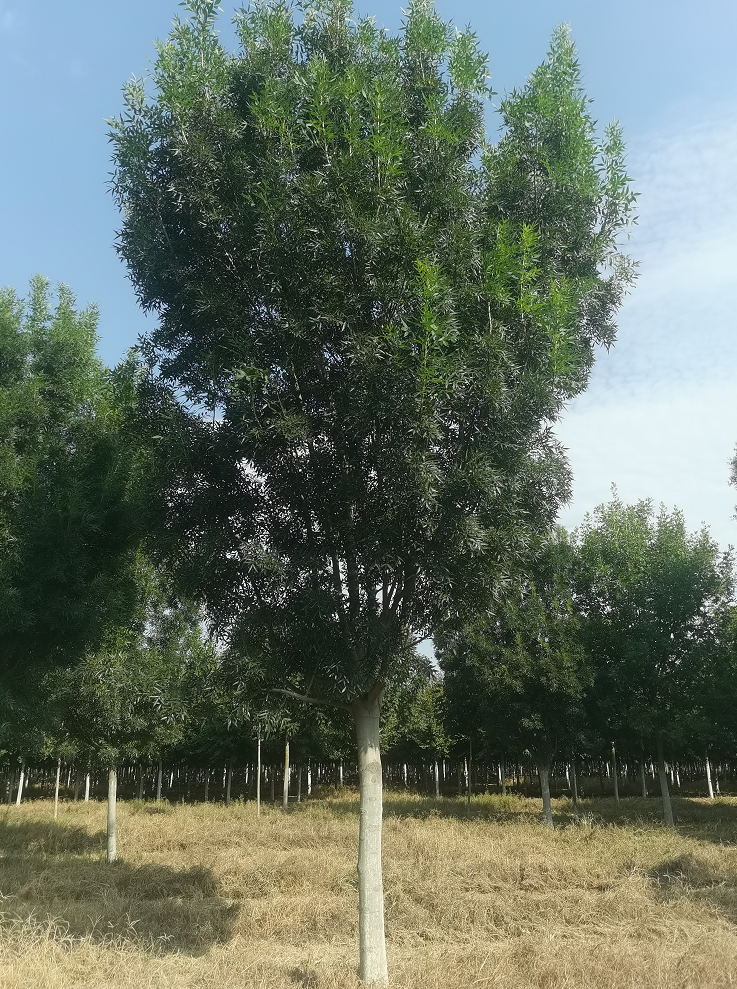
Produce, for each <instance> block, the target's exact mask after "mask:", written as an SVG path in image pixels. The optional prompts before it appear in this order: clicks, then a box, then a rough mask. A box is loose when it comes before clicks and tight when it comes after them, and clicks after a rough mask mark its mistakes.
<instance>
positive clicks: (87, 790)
mask: <svg viewBox="0 0 737 989" xmlns="http://www.w3.org/2000/svg"><path fill="white" fill-rule="evenodd" d="M89 799H90V767H89V766H88V767H87V772H86V773H85V777H84V802H85V803H89Z"/></svg>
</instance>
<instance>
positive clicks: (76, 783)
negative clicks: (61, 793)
mask: <svg viewBox="0 0 737 989" xmlns="http://www.w3.org/2000/svg"><path fill="white" fill-rule="evenodd" d="M81 782H82V777H81V775H80V772H79V766H75V767H74V802H75V804H76V802H77V801H78V800H79V787H80V784H81Z"/></svg>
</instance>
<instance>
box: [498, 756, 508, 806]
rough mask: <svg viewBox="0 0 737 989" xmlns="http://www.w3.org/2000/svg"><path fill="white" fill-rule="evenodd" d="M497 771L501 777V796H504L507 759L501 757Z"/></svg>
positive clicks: (505, 793)
mask: <svg viewBox="0 0 737 989" xmlns="http://www.w3.org/2000/svg"><path fill="white" fill-rule="evenodd" d="M499 773H500V776H501V778H502V796H503V797H506V795H507V760H506V759H502V761H501V762H500V763H499Z"/></svg>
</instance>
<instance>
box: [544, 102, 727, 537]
mask: <svg viewBox="0 0 737 989" xmlns="http://www.w3.org/2000/svg"><path fill="white" fill-rule="evenodd" d="M735 159H737V107H723V108H721V109H720V110H719V111H718V112H717V113H715V114H714V115H712V116H711V117H709V118H708V119H703V120H699V121H691V122H688V121H686V122H683V124H682V127H681V129H680V130H679V131H678V132H677V133H676V132H672V131H671V132H667V133H662V134H658V135H654V136H652V137H651V138H650V139H649V140H647V141H643V142H641V143H640V144H639V145H638V146H635V147H634V149H633V150H632V153H631V161H630V171H631V173H632V175H633V176H634V177H635V188H636V189H637V190H638V191H639V192H640V193H641V195H640V199H639V204H638V210H639V213H640V224H639V227H638V228H637V230H636V233H635V236H634V237H633V240H632V243H631V245H630V251H631V253H632V255H633V257H635V258H637V259H639V260H640V262H641V276H640V278H639V280H638V284H637V285H636V287H635V289H634V291H633V293H632V295H631V296H630V297H629V298H628V299H627V301H626V303H625V305H624V307H623V310H622V313H621V317H620V321H619V322H620V333H619V340H618V343H617V344H616V345H615V346H614V348H613V349H612V351H611V352H610V353H608V354H607V353H601V354H600V355H599V358H598V360H597V365H596V367H595V369H594V372H593V374H592V378H591V383H590V386H589V389H588V391H587V392H586V394H585V395H583V396H581V397H580V398H579V399H577V400H576V401H575V402H574V403H572V406H571V408H570V410H569V412H568V413H567V415H566V416H565V418H564V420H563V422H562V423H561V425H560V427H559V429H558V434H559V436H560V438H561V440H562V441H563V442H564V444H565V445H566V446H567V447H568V448H569V452H570V460H571V466H572V468H573V471H574V479H575V480H574V502H573V505H572V506H571V508H570V509H568V510H567V511H566V512H565V513H564V516H563V517H562V519H561V521H563V522H564V524H568V525H572V524H575V523H576V522H578V521H580V519H581V517H582V516H583V514H584V512H585V511H588V510H590V509H592V508H593V507H594V506H595V505H596V504H598V503H600V502H602V501H606V500H608V498H609V485H610V484H611V482H616V483H617V485H618V487H619V490H620V494H621V495H622V497H624V498H625V499H626V500H635V499H637V498H640V497H652V498H654V499H655V501H656V502H657V501H661V500H662V501H664V502H665V503H666V504H668V505H669V506H670V505H673V504H676V505H678V506H679V507H681V508H683V510H684V512H685V513H686V518H687V520H688V522H689V525H690V526H691V527H692V528H696V527H697V526H699V525H700V524H701V523H702V522H706V523H707V524H710V525H711V527H712V531H713V533H714V535H715V536H716V538H717V539H718V540H719V541H720V543H722V544H726V543H727V542H730V541H734V542H737V523H735V522H734V520H733V519H732V515H733V513H734V504H735V502H737V491H735V490H733V489H731V488H729V487H728V486H727V478H728V474H729V467H728V461H729V458H730V455H731V453H732V451H733V449H734V446H735V443H736V442H737V310H736V309H735V306H734V298H735V296H736V293H735V290H737V238H736V237H735V234H734V231H735V229H737V183H735V182H734V177H733V173H734V161H735Z"/></svg>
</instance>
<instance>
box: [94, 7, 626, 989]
mask: <svg viewBox="0 0 737 989" xmlns="http://www.w3.org/2000/svg"><path fill="white" fill-rule="evenodd" d="M186 6H187V7H188V9H189V11H190V12H191V15H192V16H191V18H190V19H189V20H187V21H184V22H180V21H176V22H175V27H174V30H173V32H172V34H171V36H170V37H169V39H168V40H167V41H166V42H164V43H163V44H160V45H159V47H158V58H157V61H156V64H155V67H154V70H153V74H152V80H153V84H154V91H153V92H151V93H150V94H147V93H146V91H145V88H144V85H143V84H142V83H140V82H138V81H133V82H132V83H130V84H128V85H127V87H126V88H125V111H124V113H123V114H122V116H121V117H120V118H119V119H117V120H114V121H113V122H112V133H111V139H112V143H113V153H114V164H115V172H114V179H113V190H114V194H115V196H116V198H117V201H118V203H119V205H120V208H121V210H122V213H123V224H122V228H121V230H120V235H119V250H120V254H121V256H122V257H123V258H124V259H125V261H126V262H127V264H128V268H129V272H130V276H131V278H132V281H133V284H134V286H135V288H136V291H137V293H138V297H139V299H140V302H141V304H142V306H143V307H144V308H145V309H146V310H149V311H153V312H155V313H156V314H157V316H158V328H157V329H156V330H154V331H153V332H152V333H151V334H150V336H149V338H148V344H147V346H146V348H145V349H144V352H145V354H146V355H147V358H148V360H149V362H150V366H151V387H150V391H149V402H150V412H151V417H152V419H153V421H154V422H155V426H154V430H153V432H154V434H155V435H156V436H159V437H163V439H160V440H158V441H157V442H158V448H157V451H156V453H155V455H154V457H153V464H154V466H155V467H157V468H158V473H155V478H156V479H155V482H154V484H153V485H152V487H154V488H155V489H156V490H160V491H161V492H162V494H163V500H162V503H161V506H160V507H161V514H162V517H163V518H164V520H165V521H164V525H163V532H162V536H163V539H162V541H161V543H160V545H162V546H163V547H164V550H165V551H166V552H167V554H168V555H169V556H170V557H171V558H173V559H174V560H175V561H176V565H177V569H178V573H179V577H180V579H181V580H182V581H183V582H184V583H185V584H186V585H187V586H188V587H189V588H191V589H193V590H195V591H196V592H197V593H199V594H200V595H201V596H202V597H204V598H205V599H206V600H207V603H208V608H209V611H210V614H211V615H212V616H213V620H214V621H215V623H216V625H217V628H218V630H219V631H220V633H221V634H223V635H224V636H227V637H228V638H229V640H230V642H231V643H232V644H233V645H234V646H235V647H236V648H238V649H239V650H240V651H241V652H242V654H243V655H244V656H248V661H249V663H252V664H253V663H257V662H261V664H262V668H263V669H265V670H267V671H268V677H269V678H270V680H271V682H272V684H273V685H274V687H276V688H277V689H281V690H288V691H291V692H293V693H294V694H299V695H302V696H305V697H307V698H310V699H315V698H318V697H319V698H320V699H321V700H323V701H326V702H329V703H332V704H338V705H343V706H346V707H348V708H349V709H350V710H351V711H352V714H353V716H354V719H355V724H356V730H357V738H358V750H359V766H360V788H361V811H360V822H361V823H360V836H359V869H358V871H359V918H360V921H359V932H360V973H361V977H362V978H363V979H365V980H366V981H369V982H375V983H384V982H386V980H387V970H386V957H385V944H384V921H383V895H382V878H381V856H380V853H381V761H380V755H379V715H380V703H381V697H382V693H383V691H384V689H385V687H386V685H387V684H389V683H390V682H392V681H393V680H394V679H396V678H398V677H399V676H400V675H401V671H402V669H403V667H404V663H405V660H406V658H407V657H408V656H409V655H410V652H411V648H412V646H413V644H415V643H416V642H417V641H419V640H421V639H423V638H425V637H426V636H428V635H431V634H433V632H434V631H435V630H436V629H438V628H439V627H440V626H441V624H442V623H444V622H446V621H447V620H449V619H450V618H459V617H462V616H463V615H464V614H466V613H467V612H470V611H473V610H475V609H476V608H477V607H479V606H480V605H481V604H482V603H483V602H485V601H486V600H487V599H488V598H489V596H490V595H492V594H493V593H494V591H495V589H496V588H498V587H499V586H500V584H501V583H503V581H504V580H505V578H506V576H507V575H508V574H509V573H510V572H511V571H512V570H513V569H514V568H515V566H516V563H517V561H518V559H520V558H521V557H523V556H524V554H525V552H526V549H527V546H528V544H529V542H530V540H531V538H532V535H533V533H534V532H536V531H537V530H539V529H541V528H544V527H547V526H548V525H549V524H550V523H551V522H552V520H553V518H554V517H555V512H556V509H557V506H558V503H559V501H560V499H561V498H562V497H563V496H564V495H565V493H566V490H567V485H568V480H569V476H568V470H567V466H566V464H565V460H564V457H563V454H562V451H561V450H560V448H559V447H558V445H557V443H556V442H555V439H554V437H553V436H552V434H551V423H552V422H553V421H554V420H555V419H556V417H557V415H558V413H559V412H560V410H561V408H562V407H563V405H564V403H565V402H566V401H567V400H568V399H570V398H571V397H572V396H573V395H575V394H577V393H578V392H580V391H581V390H582V389H583V388H584V387H585V384H586V380H587V375H588V371H589V369H590V367H591V365H592V362H593V357H594V348H595V346H596V345H597V344H604V345H609V344H610V343H611V342H612V340H613V338H614V333H615V327H614V323H613V318H614V314H615V312H616V309H617V307H618V305H619V303H620V301H621V298H622V294H623V292H624V290H625V288H626V285H627V284H628V281H629V280H630V277H631V266H630V265H629V264H628V262H627V261H626V259H625V258H623V257H622V255H620V254H619V253H618V252H617V248H616V239H617V236H618V234H619V232H620V230H621V229H622V227H623V225H625V224H626V222H627V221H628V217H629V214H630V210H631V207H632V204H633V196H632V193H631V192H630V190H629V185H628V179H627V176H626V173H625V170H624V165H623V146H622V141H621V138H620V134H619V131H618V130H617V128H616V127H612V128H610V129H609V130H608V131H607V133H606V136H605V138H604V139H603V141H602V140H600V139H599V138H597V136H596V134H595V129H594V122H593V121H592V119H591V117H590V115H589V113H588V101H587V99H586V98H585V96H584V94H583V92H582V90H581V87H580V81H579V70H578V65H577V62H576V55H575V50H574V47H573V44H572V42H571V40H570V37H569V36H568V34H567V32H566V31H565V30H560V31H558V32H557V33H556V34H555V36H554V39H553V42H552V46H551V49H550V53H549V57H548V59H547V61H546V62H545V63H544V64H543V65H542V66H541V67H540V68H539V69H537V70H536V71H535V72H534V73H533V75H532V76H531V78H530V80H529V82H528V84H527V85H526V86H525V87H524V88H523V89H522V90H520V91H519V92H515V93H513V94H511V96H509V97H508V98H507V99H505V100H504V101H503V102H502V105H501V117H502V123H503V125H504V129H505V133H504V136H503V137H502V139H501V140H500V141H499V143H498V144H496V145H492V144H489V143H488V142H487V141H486V139H485V136H484V114H485V110H486V106H487V101H488V98H489V96H490V90H489V86H488V73H487V67H486V57H485V56H484V55H483V54H482V53H481V52H479V50H478V48H477V44H476V38H475V36H474V34H473V33H472V32H470V31H466V32H458V31H456V30H455V29H453V28H451V27H450V26H449V25H447V24H445V23H443V22H442V20H441V19H440V18H439V17H438V15H437V14H436V13H435V11H434V9H433V6H432V3H431V0H413V2H411V3H410V5H409V10H408V13H407V14H406V17H405V19H404V23H403V27H402V30H401V33H400V34H399V36H396V37H395V36H391V35H389V34H388V33H387V32H386V31H384V30H380V29H379V28H377V26H376V25H375V23H374V21H373V20H372V19H370V18H366V19H363V20H359V21H354V20H352V9H351V4H350V2H349V0H305V2H303V3H298V4H296V5H294V6H292V5H289V4H287V3H285V2H281V0H267V2H264V3H259V4H255V5H254V6H253V7H251V8H250V9H249V10H247V11H245V12H242V13H240V14H239V15H238V16H237V18H236V26H237V30H238V32H239V35H240V40H241V45H242V49H241V51H240V53H239V54H238V55H231V54H230V53H228V52H226V51H225V50H224V49H223V47H222V46H221V44H220V43H219V41H218V38H217V35H216V32H215V29H214V22H215V16H216V15H215V11H216V0H191V2H189V3H188V4H186Z"/></svg>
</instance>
